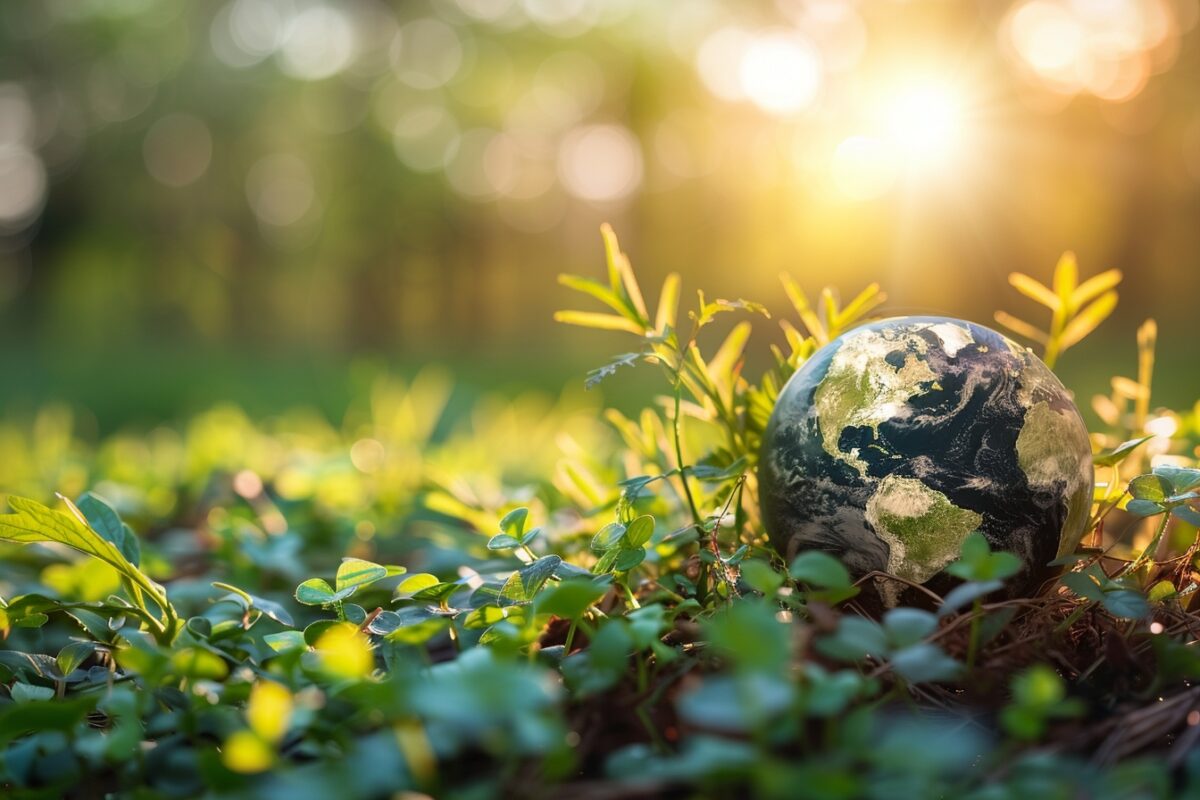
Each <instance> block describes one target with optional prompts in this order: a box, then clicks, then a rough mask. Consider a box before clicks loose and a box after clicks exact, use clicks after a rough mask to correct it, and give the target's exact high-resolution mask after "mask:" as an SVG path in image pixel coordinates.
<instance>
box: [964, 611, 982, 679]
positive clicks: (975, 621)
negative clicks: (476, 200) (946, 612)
mask: <svg viewBox="0 0 1200 800" xmlns="http://www.w3.org/2000/svg"><path fill="white" fill-rule="evenodd" d="M982 615H983V598H980V597H976V598H975V606H974V608H973V609H972V610H971V638H970V640H969V641H968V644H967V669H968V670H971V669H974V668H975V654H976V652H977V651H978V650H979V627H980V621H981V617H982Z"/></svg>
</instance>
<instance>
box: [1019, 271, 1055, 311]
mask: <svg viewBox="0 0 1200 800" xmlns="http://www.w3.org/2000/svg"><path fill="white" fill-rule="evenodd" d="M1008 282H1009V283H1010V284H1012V287H1013V288H1014V289H1016V290H1017V291H1018V292H1020V293H1021V294H1023V295H1025V296H1026V297H1028V298H1029V299H1030V300H1033V301H1035V302H1037V303H1041V304H1042V305H1044V306H1046V308H1049V309H1051V310H1053V311H1057V310H1059V309H1060V308H1061V307H1062V301H1061V300H1059V299H1058V296H1057V295H1055V294H1054V292H1052V291H1050V290H1049V289H1047V288H1046V287H1045V286H1043V285H1042V284H1040V283H1038V282H1037V281H1035V280H1034V279H1033V278H1031V277H1029V276H1028V275H1026V274H1025V273H1023V272H1013V273H1011V274H1010V275H1009V276H1008Z"/></svg>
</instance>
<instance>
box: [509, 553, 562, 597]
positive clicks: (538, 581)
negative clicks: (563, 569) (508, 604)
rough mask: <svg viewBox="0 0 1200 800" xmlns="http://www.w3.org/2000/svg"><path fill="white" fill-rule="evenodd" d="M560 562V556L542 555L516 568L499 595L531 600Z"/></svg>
mask: <svg viewBox="0 0 1200 800" xmlns="http://www.w3.org/2000/svg"><path fill="white" fill-rule="evenodd" d="M561 563H562V558H561V557H560V556H553V555H551V556H542V557H541V558H539V559H538V560H537V561H534V562H533V563H532V564H529V565H527V566H525V567H522V568H521V569H519V570H517V571H516V572H514V573H513V574H512V576H511V577H509V579H508V581H507V582H506V583H505V584H504V588H503V589H501V590H500V596H501V597H502V598H503V599H505V600H510V601H513V602H517V603H524V602H528V601H530V600H533V598H534V597H536V596H537V593H538V592H539V591H540V590H541V588H542V587H543V586H544V585H545V584H546V581H548V580H550V576H551V575H553V574H554V570H555V568H556V567H558V565H559V564H561Z"/></svg>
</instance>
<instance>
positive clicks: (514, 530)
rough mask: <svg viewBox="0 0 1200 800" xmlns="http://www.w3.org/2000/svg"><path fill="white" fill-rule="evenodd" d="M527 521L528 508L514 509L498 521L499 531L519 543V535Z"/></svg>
mask: <svg viewBox="0 0 1200 800" xmlns="http://www.w3.org/2000/svg"><path fill="white" fill-rule="evenodd" d="M527 519H529V509H528V508H525V507H521V508H514V509H513V510H512V511H510V512H508V513H507V514H505V515H504V518H503V519H502V520H500V530H501V531H503V532H504V533H507V534H508V535H509V536H511V537H513V538H514V539H517V540H518V541H519V540H520V538H521V534H522V533H524V531H525V521H526V520H527Z"/></svg>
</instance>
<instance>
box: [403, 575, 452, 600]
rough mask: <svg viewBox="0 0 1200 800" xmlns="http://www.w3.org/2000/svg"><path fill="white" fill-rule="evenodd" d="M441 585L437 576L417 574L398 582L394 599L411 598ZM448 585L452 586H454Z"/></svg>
mask: <svg viewBox="0 0 1200 800" xmlns="http://www.w3.org/2000/svg"><path fill="white" fill-rule="evenodd" d="M441 583H442V580H441V578H439V577H438V576H437V575H430V574H429V573H428V572H417V573H415V574H413V575H409V576H408V577H407V578H405V579H404V580H402V581H400V585H399V586H397V587H396V597H398V598H400V599H405V598H408V597H412V596H413V595H416V594H417V593H419V592H423V591H425V590H426V589H430V588H432V587H434V586H439V585H441ZM449 585H450V586H453V585H455V584H449Z"/></svg>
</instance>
